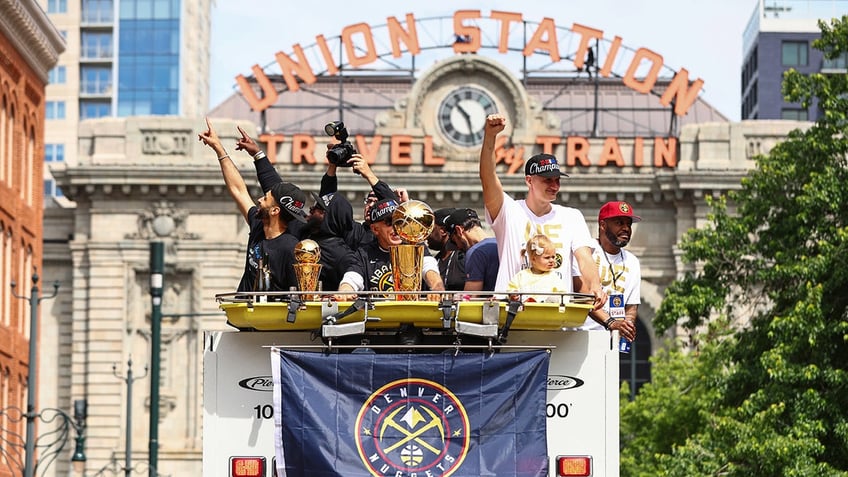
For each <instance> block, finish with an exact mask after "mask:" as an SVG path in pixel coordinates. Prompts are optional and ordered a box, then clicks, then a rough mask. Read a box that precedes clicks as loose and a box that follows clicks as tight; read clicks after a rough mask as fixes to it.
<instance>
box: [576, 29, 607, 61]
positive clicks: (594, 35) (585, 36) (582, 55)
mask: <svg viewBox="0 0 848 477" xmlns="http://www.w3.org/2000/svg"><path fill="white" fill-rule="evenodd" d="M571 31H572V32H574V33H576V34H578V35H580V44H579V45H577V51H576V52H574V66H575V67H577V68H583V63H584V62H585V61H586V53H588V52H589V51H588V50H589V41H590V40H599V39H601V38H603V37H604V32H603V30H595V29H594V28H589V27H587V26H583V25H581V24H579V23H575V24H573V25H571Z"/></svg>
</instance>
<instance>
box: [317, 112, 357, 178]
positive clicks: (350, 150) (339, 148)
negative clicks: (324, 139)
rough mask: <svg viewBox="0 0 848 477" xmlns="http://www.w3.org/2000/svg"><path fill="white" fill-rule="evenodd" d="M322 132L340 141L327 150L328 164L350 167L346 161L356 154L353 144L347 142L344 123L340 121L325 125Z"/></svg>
mask: <svg viewBox="0 0 848 477" xmlns="http://www.w3.org/2000/svg"><path fill="white" fill-rule="evenodd" d="M324 132H325V133H327V135H328V136H333V137H335V138H336V139H338V140H339V141H341V143H340V144H336V145H335V146H333V147H331V148H330V149H329V150H327V160H328V161H330V164H335V165H336V166H338V167H351V165H350V164H348V163H347V161H348V159H350V158H351V156H353V155H354V154H356V148H354V147H353V144H351V143H350V141H348V140H347V138H348V133H347V128H345V125H344V123H343V122H341V121H333V122H331V123H327V125H326V126H324Z"/></svg>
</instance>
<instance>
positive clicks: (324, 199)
mask: <svg viewBox="0 0 848 477" xmlns="http://www.w3.org/2000/svg"><path fill="white" fill-rule="evenodd" d="M309 193H310V194H312V198H313V199H314V200H315V207H318V208H319V209H321V210H327V207H329V206H330V202H332V201H333V196H335V195H336V194H335V193H334V192H330V193H329V194H324V195H318V194H316V193H315V192H311V191H310V192H309Z"/></svg>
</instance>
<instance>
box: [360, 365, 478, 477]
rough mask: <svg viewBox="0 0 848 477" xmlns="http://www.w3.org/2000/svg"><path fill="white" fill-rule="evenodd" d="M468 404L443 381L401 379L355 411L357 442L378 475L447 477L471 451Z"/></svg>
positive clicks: (390, 384) (362, 453)
mask: <svg viewBox="0 0 848 477" xmlns="http://www.w3.org/2000/svg"><path fill="white" fill-rule="evenodd" d="M469 427H470V424H469V421H468V414H467V413H466V411H465V407H464V406H463V405H462V403H461V402H460V401H459V399H457V397H456V396H454V394H453V393H452V392H451V391H450V390H449V389H447V388H445V387H444V386H442V385H440V384H438V383H435V382H433V381H428V380H425V379H416V378H411V379H399V380H397V381H393V382H391V383H388V384H386V385H385V386H383V387H381V388H380V389H378V390H376V391H375V392H374V393H373V394H371V396H370V397H369V398H368V399H367V400H366V402H365V403H364V404H363V405H362V408H361V409H360V410H359V414H358V415H357V417H356V433H355V434H356V448H357V450H358V451H359V458H360V459H362V463H363V464H365V467H366V468H367V469H368V471H369V472H370V473H371V475H373V476H385V475H392V476H396V477H419V476H420V477H424V476H428V477H447V476H449V475H451V474H453V473H454V472H455V471H456V470H457V469H458V468H459V467H460V465H462V462H463V461H464V460H465V456H466V455H467V453H468V443H469Z"/></svg>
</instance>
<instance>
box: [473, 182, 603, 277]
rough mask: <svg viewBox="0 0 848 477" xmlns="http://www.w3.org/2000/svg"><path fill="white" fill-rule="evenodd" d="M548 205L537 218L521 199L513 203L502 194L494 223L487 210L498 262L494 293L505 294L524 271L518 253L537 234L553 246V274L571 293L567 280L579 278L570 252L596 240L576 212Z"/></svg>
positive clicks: (572, 254)
mask: <svg viewBox="0 0 848 477" xmlns="http://www.w3.org/2000/svg"><path fill="white" fill-rule="evenodd" d="M551 205H552V209H551V211H550V212H548V213H547V214H545V215H543V216H537V215H535V214H534V213H533V212H532V211H531V210H530V209H529V208H527V204H525V202H524V200H515V199H513V198H512V197H510V196H508V195H507V194H506V193H504V195H503V206H502V207H501V211H500V213H499V214H498V217H497V218H496V219H495V220H494V221H493V220H492V217H491V216H490V215H489V211H488V210H487V211H486V221H488V222H489V224H491V226H492V230H493V231H494V232H495V238H496V239H497V241H498V255H500V259H501V264H500V267H499V268H498V280H497V282H496V283H495V291H499V292H503V291H506V289H507V285H508V284H509V279H510V278H512V277H513V275H515V274H516V273H518V272H519V271H520V270H521V269H522V268H525V267H524V264H523V261H522V259H521V250H522V249H523V248H524V246H525V244H526V243H527V240H528V239H530V237H532V236H534V235H536V234H545V235H547V236H548V238H550V239H551V241H552V242H553V243H554V246H555V247H556V251H557V263H558V265H557V267H556V268H555V269H554V271H556V272H559V274H560V276H562V277H563V278H564V279H565V282H566V283H567V284H568V291H569V292H571V291H572V284H571V278H570V277H572V276H575V275H580V273H579V272H578V271H577V270H574V269H573V268H572V262H573V257H574V253H573V252H574V250H577V249H578V248H580V247H591V246H592V244H593V243H594V242H595V241H594V240H593V239H592V235H591V234H590V233H589V227H588V226H587V225H586V219H584V218H583V214H582V213H581V212H580V211H579V210H577V209H575V208H572V207H564V206H561V205H557V204H551Z"/></svg>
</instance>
